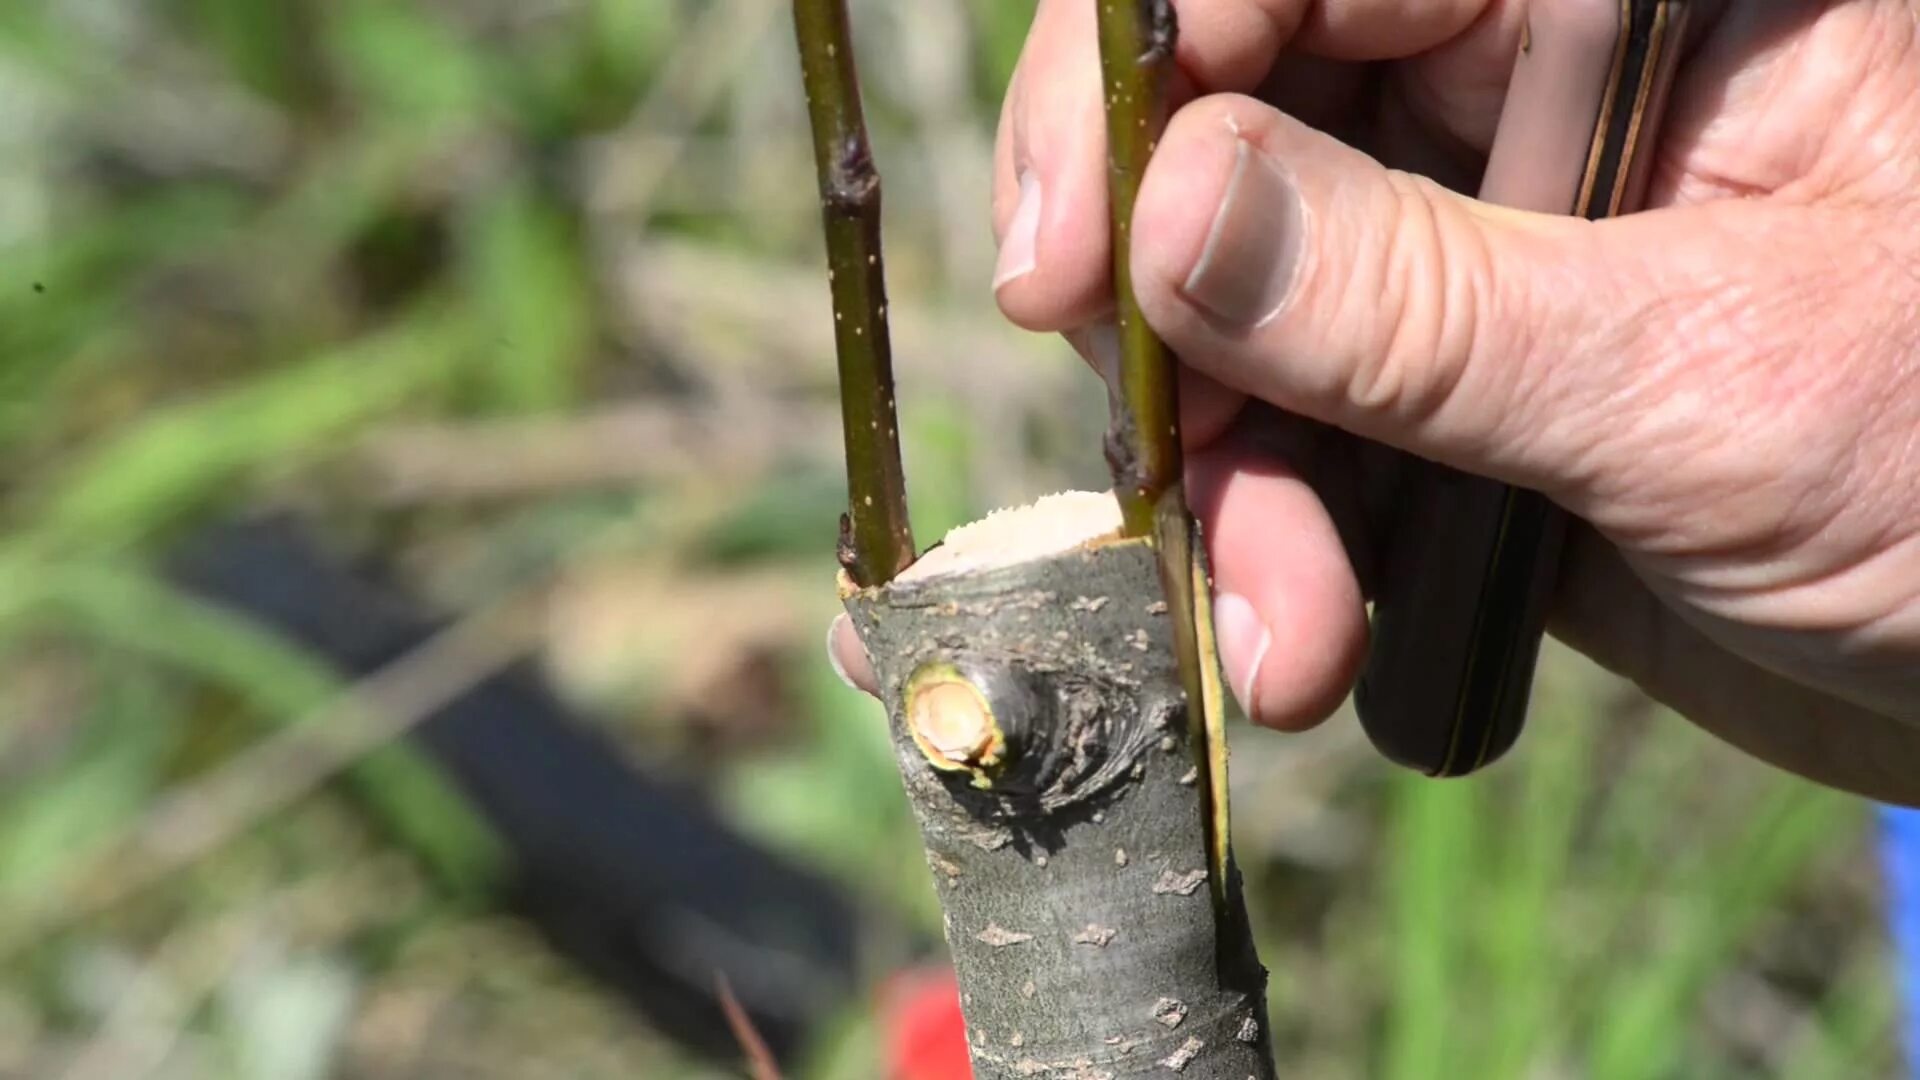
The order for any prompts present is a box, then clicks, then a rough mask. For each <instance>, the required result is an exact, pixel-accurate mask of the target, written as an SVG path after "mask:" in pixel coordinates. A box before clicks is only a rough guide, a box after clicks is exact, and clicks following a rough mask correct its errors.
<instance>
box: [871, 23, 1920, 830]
mask: <svg viewBox="0 0 1920 1080" xmlns="http://www.w3.org/2000/svg"><path fill="white" fill-rule="evenodd" d="M1525 15H1526V11H1525V5H1524V4H1523V3H1519V2H1501V0H1432V2H1429V3H1426V4H1421V5H1417V6H1414V5H1409V4H1407V3H1405V2H1402V3H1391V2H1388V0H1325V2H1324V3H1322V4H1320V5H1317V6H1309V5H1307V4H1305V3H1303V2H1302V0H1184V2H1182V3H1181V4H1180V17H1181V38H1180V44H1179V51H1178V60H1179V66H1180V69H1181V74H1182V77H1183V79H1182V81H1183V82H1184V84H1185V85H1184V86H1183V87H1182V88H1181V89H1182V95H1183V96H1185V97H1191V98H1192V100H1190V101H1189V102H1188V103H1187V104H1186V105H1185V106H1184V107H1182V108H1181V109H1180V110H1179V112H1178V113H1177V114H1176V115H1175V117H1174V118H1173V120H1172V122H1171V124H1170V125H1169V127H1168V130H1167V132H1166V135H1165V137H1164V138H1163V139H1162V140H1161V144H1160V148H1159V150H1158V152H1157V154H1156V155H1155V158H1154V162H1153V165H1152V167H1151V168H1150V169H1149V171H1148V174H1147V177H1146V180H1145V182H1144V185H1143V187H1142V190H1141V194H1140V200H1139V203H1138V205H1137V207H1136V211H1135V219H1134V226H1133V238H1134V239H1133V244H1134V246H1133V252H1132V259H1133V269H1134V278H1135V287H1136V290H1137V292H1138V294H1139V297H1140V301H1141V305H1142V307H1143V309H1144V311H1145V313H1146V315H1147V318H1148V320H1149V321H1150V322H1151V323H1152V324H1153V326H1154V327H1155V329H1156V330H1158V331H1159V332H1160V334H1161V335H1162V336H1163V337H1164V338H1165V339H1166V340H1167V342H1168V343H1169V344H1170V345H1171V346H1172V347H1173V349H1174V350H1175V351H1176V352H1178V353H1179V354H1180V356H1181V357H1182V359H1183V361H1184V362H1185V363H1186V364H1187V365H1188V367H1189V369H1190V371H1189V372H1188V375H1187V377H1185V378H1184V380H1183V385H1182V398H1183V412H1184V414H1185V425H1186V431H1185V434H1186V437H1187V441H1188V446H1189V452H1190V457H1189V477H1188V479H1189V493H1190V499H1191V501H1192V504H1193V508H1194V511H1195V513H1196V514H1197V515H1199V517H1200V519H1201V521H1202V524H1203V527H1204V529H1205V531H1206V535H1207V538H1208V544H1209V548H1210V553H1211V555H1212V559H1213V567H1214V571H1215V579H1216V585H1217V588H1218V590H1219V596H1218V599H1217V601H1216V604H1215V610H1216V624H1217V630H1218V638H1219V642H1220V648H1221V654H1222V661H1223V663H1224V665H1225V667H1226V673H1227V676H1228V681H1229V683H1230V685H1231V686H1232V687H1233V688H1234V691H1235V694H1236V696H1237V697H1238V698H1239V699H1240V701H1241V703H1242V705H1243V707H1245V709H1246V711H1247V712H1248V714H1249V715H1250V716H1251V717H1253V718H1254V719H1256V720H1257V721H1260V722H1262V723H1265V724H1268V725H1270V726H1275V727H1282V728H1291V729H1297V728H1302V727H1307V726H1310V725H1312V724H1314V723H1317V722H1318V721H1319V720H1321V719H1323V718H1324V717H1325V716H1327V715H1328V714H1329V713H1331V712H1332V711H1333V709H1334V708H1335V707H1336V706H1337V705H1338V703H1339V702H1340V700H1341V699H1342V698H1343V697H1344V696H1345V695H1346V693H1347V691H1348V689H1349V688H1350V686H1351V683H1352V681H1353V678H1354V677H1355V674H1356V671H1357V669H1358V667H1359V665H1360V663H1361V661H1362V660H1363V658H1364V655H1365V650H1366V618H1365V609H1364V602H1363V598H1364V596H1365V595H1366V588H1367V586H1368V584H1369V581H1370V579H1371V577H1372V575H1373V572H1374V568H1373V565H1372V563H1373V561H1374V552H1375V550H1376V549H1377V548H1378V547H1379V546H1380V543H1379V541H1380V535H1379V534H1380V527H1379V526H1380V522H1381V521H1382V519H1383V517H1384V514H1383V510H1384V509H1385V508H1386V507H1387V506H1389V505H1390V504H1391V501H1392V499H1393V493H1392V478H1393V474H1394V463H1393V456H1392V455H1391V454H1390V453H1388V452H1387V451H1386V450H1385V449H1384V448H1386V447H1391V448H1397V449H1398V450H1402V451H1410V452H1413V453H1416V454H1419V455H1421V456H1424V457H1428V458H1431V459H1434V460H1437V461H1440V462H1443V463H1445V464H1448V465H1452V466H1455V467H1457V468H1461V469H1464V470H1467V471H1469V472H1475V473H1480V474H1483V475H1487V476H1492V477H1495V478H1498V479H1501V480H1504V481H1507V482H1511V483H1515V484H1520V485H1524V486H1527V487H1533V488H1537V489H1540V490H1542V491H1544V492H1546V493H1547V494H1548V495H1549V496H1550V497H1551V498H1553V499H1554V500H1555V501H1556V502H1558V503H1559V504H1560V505H1562V506H1564V507H1566V508H1567V509H1568V510H1570V511H1571V512H1572V513H1574V514H1575V515H1577V516H1578V517H1580V518H1581V519H1583V521H1584V522H1586V523H1587V524H1586V525H1585V526H1584V527H1578V528H1576V529H1575V531H1574V535H1573V536H1572V538H1571V540H1570V546H1569V549H1568V552H1567V555H1566V557H1565V560H1564V570H1563V577H1562V582H1561V587H1560V591H1559V594H1558V596H1557V599H1556V610H1555V614H1554V622H1553V629H1554V632H1555V633H1556V635H1558V636H1560V637H1562V638H1563V639H1565V640H1567V641H1568V642H1570V643H1571V644H1573V645H1574V646H1576V647H1577V648H1579V649H1581V650H1583V651H1585V652H1587V653H1588V654H1589V655H1591V656H1593V657H1594V658H1595V659H1596V660H1598V661H1599V662H1600V663H1602V664H1604V665H1606V666H1608V667H1610V668H1612V669H1613V670H1615V671H1618V672H1620V673H1622V674H1624V675H1627V676H1628V677H1631V678H1633V679H1634V680H1636V681H1637V682H1639V683H1640V684H1641V685H1642V686H1643V687H1645V688H1646V689H1647V690H1648V691H1649V692H1650V693H1651V694H1652V695H1653V696H1654V697H1656V698H1658V699H1660V700H1662V701H1665V702H1667V703H1668V704H1670V705H1672V706H1673V707H1674V708H1676V709H1677V710H1678V711H1679V712H1681V713H1683V714H1684V715H1686V716H1688V717H1689V718H1691V719H1692V720H1694V721H1695V722H1697V723H1699V724H1701V725H1702V726H1704V727H1706V728H1708V729H1710V730H1712V731H1714V732H1716V733H1717V734H1719V735H1721V736H1723V737H1724V738H1726V739H1728V740H1729V741H1731V742H1733V743H1735V744H1736V745H1739V746H1741V747H1743V748H1745V749H1747V750H1749V751H1750V752H1752V753H1754V754H1756V755H1758V756H1760V757H1762V758H1765V759H1767V760H1770V761H1773V762H1775V763H1777V764H1779V765H1782V766H1784V767H1786V768H1789V769H1792V770H1794V771H1797V772H1800V773H1802V774H1804V775H1807V776H1809V777H1812V778H1814V779H1817V780H1820V781H1823V782H1826V783H1830V784H1834V785H1836V786H1840V787H1845V788H1849V789H1852V790H1856V791H1860V792H1863V793H1866V794H1870V795H1873V796H1875V797H1879V798H1883V799H1890V800H1900V801H1914V800H1916V799H1920V768H1916V766H1920V359H1917V358H1920V29H1916V26H1917V25H1920V24H1917V20H1916V13H1915V9H1914V7H1913V5H1912V0H1848V2H1829V3H1826V4H1789V3H1768V2H1764V0H1763V2H1752V3H1747V2H1742V0H1732V2H1731V3H1729V4H1727V5H1725V6H1724V7H1723V9H1722V10H1718V11H1702V12H1697V13H1696V22H1695V25H1696V27H1699V26H1701V25H1703V24H1704V25H1705V26H1706V30H1705V32H1704V33H1703V34H1702V35H1701V36H1700V38H1699V39H1698V41H1697V43H1696V46H1695V49H1694V52H1693V54H1692V58H1691V60H1690V62H1689V66H1688V68H1687V70H1686V71H1684V72H1683V73H1682V76H1681V79H1680V82H1679V84H1678V85H1677V86H1676V89H1675V96H1674V102H1673V107H1672V109H1671V111H1670V115H1669V120H1668V123H1667V126H1666V129H1665V132H1664V138H1663V140H1662V144H1661V146H1660V149H1659V156H1658V159H1657V162H1656V171H1655V175H1654V180H1653V187H1652V190H1651V192H1650V204H1651V205H1654V206H1661V207H1665V208H1664V209H1661V210H1658V211H1655V212H1651V213H1647V214H1642V215H1636V216H1633V217H1629V218H1622V219H1616V220H1611V221H1606V222H1598V223H1594V222H1585V221H1579V220H1574V219H1565V218H1553V217H1545V216H1540V215H1533V214H1525V213H1519V212H1515V211H1510V210H1503V209H1499V208H1495V207H1491V206H1488V205H1486V204H1482V203H1478V202H1475V201H1474V200H1471V199H1468V198H1465V197H1463V196H1460V195H1457V194H1455V193H1454V192H1453V191H1452V190H1449V188H1450V187H1454V188H1460V187H1467V186H1469V185H1471V183H1472V182H1473V180H1474V178H1475V176H1476V175H1477V170H1478V168H1479V165H1480V164H1481V162H1482V161H1483V159H1484V154H1485V151H1486V148H1487V146H1488V144H1489V143H1490V141H1491V138H1492V133H1493V129H1494V126H1495V123H1496V121H1497V119H1498V116H1499V109H1500V105H1501V101H1502V98H1503V95H1504V91H1505V81H1506V76H1507V73H1508V72H1509V71H1510V69H1511V66H1512V58H1513V56H1514V55H1515V52H1516V50H1517V47H1518V41H1519V35H1520V32H1521V27H1522V25H1523V23H1524V20H1525ZM1096 49H1097V46H1096V44H1095V36H1094V32H1093V5H1092V4H1090V3H1087V2H1086V0H1042V3H1041V7H1040V10H1039V13H1038V15H1037V17H1036V20H1035V24H1034V27H1033V30H1032V33H1031V35H1030V36H1029V39H1028V42H1027V46H1026V50H1025V53H1024V55H1023V57H1022V59H1021V63H1020V67H1019V70H1018V72H1017V73H1016V75H1015V77H1014V82H1013V84H1012V87H1011V89H1010V91H1009V94H1008V97H1007V102H1006V106H1005V111H1004V113H1003V117H1002V122H1001V133H1000V142H999V149H998V152H997V163H996V190H995V203H994V224H995V228H996V232H997V233H998V235H999V236H1000V239H1001V259H1000V269H999V271H998V273H997V274H996V280H995V289H996V293H997V295H998V298H999V301H1000V304H1001V307H1002V309H1003V310H1004V311H1005V312H1006V313H1007V315H1008V316H1009V317H1010V318H1011V319H1013V320H1014V321H1015V322H1017V323H1019V324H1020V325H1022V326H1025V327H1028V328H1030V329H1035V330H1057V331H1063V332H1066V333H1067V334H1068V335H1069V337H1070V338H1071V339H1073V340H1074V341H1075V343H1076V345H1077V346H1078V347H1080V349H1081V351H1082V352H1083V353H1086V354H1090V355H1091V354H1096V353H1098V352H1100V351H1101V349H1102V341H1103V339H1104V337H1105V334H1104V333H1103V332H1102V331H1101V330H1100V329H1099V327H1100V323H1101V320H1102V319H1103V317H1105V316H1106V315H1107V314H1108V311H1109V309H1110V305H1111V296H1110V290H1111V285H1110V281H1109V275H1108V270H1107V265H1108V256H1109V253H1108V248H1107V230H1106V192H1105V186H1104V153H1105V150H1104V145H1103V138H1104V129H1103V127H1102V121H1101V101H1100V96H1099V95H1100V84H1099V78H1098V75H1097V68H1098V56H1097V51H1096ZM1242 95H1250V96H1242ZM1336 136H1337V137H1336ZM1416 172H1417V173H1420V174H1424V176H1421V175H1415V173H1416ZM1216 222H1218V223H1219V227H1216ZM1261 402H1266V403H1271V405H1273V406H1277V407H1278V408H1279V409H1280V410H1284V412H1285V413H1286V414H1290V416H1288V417H1287V418H1282V417H1280V416H1279V415H1277V414H1276V413H1274V412H1273V411H1272V410H1270V409H1268V408H1266V407H1265V406H1263V405H1261V404H1260V403H1261ZM834 633H835V637H836V653H837V655H838V657H839V660H838V662H839V663H841V664H842V665H843V666H844V667H845V668H847V669H848V670H850V671H851V672H852V673H853V674H854V675H855V677H856V681H858V676H859V675H860V674H861V670H862V668H863V667H864V659H865V657H864V655H863V654H862V653H861V652H860V648H859V644H858V642H857V640H855V639H854V635H853V634H852V631H851V629H850V628H849V627H847V626H845V624H844V623H837V624H836V627H835V631H834Z"/></svg>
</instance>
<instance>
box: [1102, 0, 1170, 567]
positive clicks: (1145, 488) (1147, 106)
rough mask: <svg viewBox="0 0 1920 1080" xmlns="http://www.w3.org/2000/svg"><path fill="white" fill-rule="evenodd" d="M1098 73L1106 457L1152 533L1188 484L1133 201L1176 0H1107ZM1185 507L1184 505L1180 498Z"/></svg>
mask: <svg viewBox="0 0 1920 1080" xmlns="http://www.w3.org/2000/svg"><path fill="white" fill-rule="evenodd" d="M1099 3H1100V8H1099V25H1100V78H1101V84H1102V89H1103V90H1104V91H1105V98H1106V104H1107V148H1108V149H1107V191H1108V195H1109V200H1108V201H1109V204H1110V206H1111V213H1112V219H1113V220H1112V233H1113V291H1114V300H1115V303H1116V305H1117V307H1118V322H1119V329H1120V372H1119V378H1118V379H1117V380H1116V382H1115V383H1114V384H1113V385H1111V386H1109V388H1108V389H1109V392H1110V394H1111V395H1112V406H1113V423H1112V426H1111V427H1110V428H1109V429H1108V431H1107V464H1108V465H1109V466H1110V467H1111V468H1112V469H1113V481H1114V490H1115V492H1116V493H1117V494H1118V495H1119V498H1120V507H1121V511H1122V514H1123V516H1124V517H1125V519H1126V527H1127V534H1128V535H1130V536H1149V535H1152V534H1153V532H1154V522H1155V518H1156V511H1157V509H1158V507H1159V503H1160V501H1161V499H1162V498H1163V497H1164V496H1166V495H1167V494H1168V493H1169V492H1171V493H1173V494H1174V495H1175V496H1176V497H1178V493H1179V485H1180V410H1179V396H1178V387H1177V384H1176V382H1175V379H1174V364H1173V356H1172V354H1171V353H1169V352H1168V351H1167V347H1166V345H1164V344H1163V343H1162V342H1161V341H1160V339H1159V338H1158V337H1156V336H1155V335H1154V332H1153V328H1152V327H1150V326H1148V325H1147V321H1146V319H1145V318H1144V317H1142V316H1141V314H1140V304H1139V301H1138V300H1136V299H1135V297H1134V294H1133V270H1132V268H1131V265H1130V260H1129V255H1128V253H1129V251H1130V250H1131V237H1132V234H1133V204H1134V200H1135V198H1136V197H1137V196H1138V195H1139V193H1140V180H1141V177H1143V176H1144V175H1145V174H1146V171H1147V160H1148V158H1150V157H1151V156H1152V155H1153V149H1154V147H1155V145H1157V144H1158V142H1159V140H1160V132H1161V131H1162V129H1163V128H1165V126H1166V119H1167V73H1168V71H1169V69H1171V67H1172V66H1173V45H1174V38H1175V33H1176V31H1175V28H1174V15H1173V7H1172V4H1171V3H1170V0H1099ZM1181 511H1182V516H1184V508H1181Z"/></svg>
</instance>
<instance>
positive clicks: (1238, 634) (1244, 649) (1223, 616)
mask: <svg viewBox="0 0 1920 1080" xmlns="http://www.w3.org/2000/svg"><path fill="white" fill-rule="evenodd" d="M1213 636H1214V641H1215V643H1216V644H1218V645H1219V646H1220V666H1221V667H1222V668H1224V669H1225V671H1226V676H1227V686H1228V688H1229V689H1231V690H1232V691H1233V698H1234V700H1235V701H1238V702H1239V703H1240V711H1241V712H1243V713H1246V714H1247V719H1249V720H1252V721H1254V722H1255V723H1258V722H1259V720H1260V717H1259V714H1258V712H1256V709H1255V698H1254V691H1255V690H1258V689H1259V688H1260V665H1261V664H1262V663H1264V662H1265V661H1266V659H1267V650H1268V649H1269V648H1270V647H1272V645H1273V633H1272V632H1271V631H1269V630H1268V629H1267V626H1266V624H1265V623H1263V622H1261V621H1260V616H1259V614H1258V613H1256V612H1255V611H1254V610H1253V605H1252V604H1250V603H1248V602H1247V598H1246V597H1244V596H1241V595H1240V594H1238V593H1221V594H1220V595H1219V596H1216V597H1214V600H1213Z"/></svg>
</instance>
